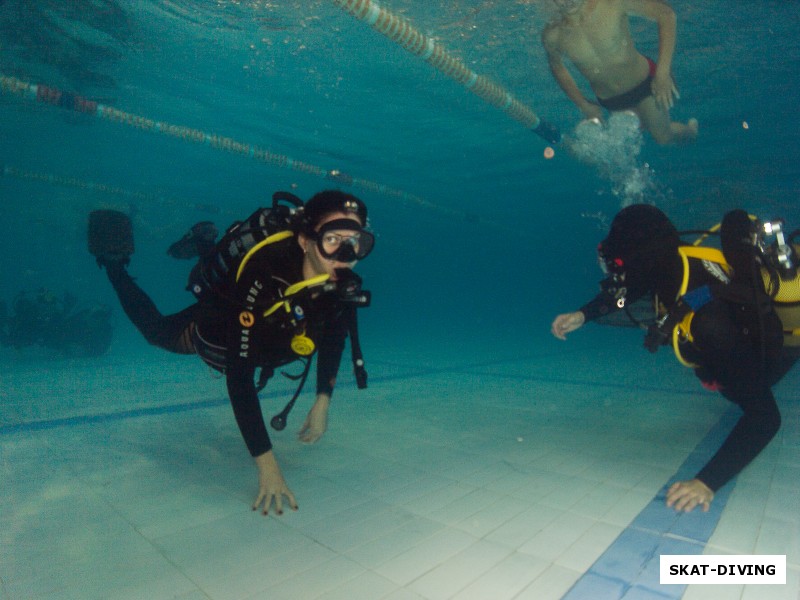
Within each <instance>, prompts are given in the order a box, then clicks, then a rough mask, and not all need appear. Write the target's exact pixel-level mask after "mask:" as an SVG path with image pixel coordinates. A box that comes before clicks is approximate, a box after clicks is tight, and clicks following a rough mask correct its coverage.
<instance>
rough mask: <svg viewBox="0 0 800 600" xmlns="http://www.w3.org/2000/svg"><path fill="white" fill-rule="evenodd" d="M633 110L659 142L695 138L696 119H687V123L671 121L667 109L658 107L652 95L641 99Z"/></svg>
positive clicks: (691, 139) (668, 142) (682, 140)
mask: <svg viewBox="0 0 800 600" xmlns="http://www.w3.org/2000/svg"><path fill="white" fill-rule="evenodd" d="M635 112H636V114H637V115H639V120H640V121H641V122H642V127H643V128H644V129H646V130H647V131H649V132H650V135H651V136H653V139H654V140H655V141H656V142H657V143H659V144H685V143H688V142H692V141H694V140H695V138H697V130H698V123H697V119H689V121H688V122H687V123H678V122H677V121H671V120H670V117H669V111H666V110H663V109H661V108H659V106H658V105H657V104H656V101H655V98H653V97H652V96H649V97H648V98H645V99H644V100H642V101H641V102H640V103H639V105H638V106H637V107H636V110H635Z"/></svg>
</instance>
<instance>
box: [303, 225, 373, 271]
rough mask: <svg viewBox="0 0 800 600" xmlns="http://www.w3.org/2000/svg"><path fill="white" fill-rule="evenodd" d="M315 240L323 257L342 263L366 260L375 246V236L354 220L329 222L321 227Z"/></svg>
mask: <svg viewBox="0 0 800 600" xmlns="http://www.w3.org/2000/svg"><path fill="white" fill-rule="evenodd" d="M314 239H315V240H316V242H317V248H319V252H320V254H321V255H322V256H324V257H325V258H327V259H328V260H335V261H338V262H342V263H352V262H355V261H357V260H361V259H363V258H366V257H367V256H368V255H369V253H370V252H372V248H373V247H374V246H375V236H374V235H372V233H371V232H369V231H366V230H365V229H364V228H362V227H361V225H360V224H359V223H358V221H356V220H354V219H336V220H334V221H329V222H327V223H325V224H324V225H323V226H322V227H320V230H319V231H318V232H316V234H315V235H314Z"/></svg>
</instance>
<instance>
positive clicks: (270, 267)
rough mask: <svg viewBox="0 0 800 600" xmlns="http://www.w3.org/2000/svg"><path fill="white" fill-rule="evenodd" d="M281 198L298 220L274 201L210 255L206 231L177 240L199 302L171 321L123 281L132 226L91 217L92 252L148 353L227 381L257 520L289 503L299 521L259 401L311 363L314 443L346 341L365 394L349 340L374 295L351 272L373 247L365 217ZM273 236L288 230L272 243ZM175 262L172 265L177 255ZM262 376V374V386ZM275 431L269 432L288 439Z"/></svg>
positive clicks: (334, 195)
mask: <svg viewBox="0 0 800 600" xmlns="http://www.w3.org/2000/svg"><path fill="white" fill-rule="evenodd" d="M279 194H283V196H282V199H284V200H287V199H288V200H292V202H293V204H294V205H295V208H293V209H291V210H289V209H287V208H286V207H285V206H279V205H278V204H277V202H276V201H274V202H273V208H272V209H262V210H260V211H257V212H256V213H254V215H253V216H251V218H250V219H248V221H246V222H244V223H236V224H234V225H233V226H232V227H231V228H229V230H228V232H227V233H226V234H225V236H224V237H223V238H222V240H221V241H220V242H219V243H218V244H217V245H216V246H214V245H212V244H210V243H209V242H210V240H209V239H208V238H209V235H208V233H209V232H208V228H207V227H202V225H203V224H198V225H200V227H198V226H195V228H193V232H194V233H195V234H197V235H191V236H189V237H188V238H186V239H184V240H182V242H184V245H185V243H186V242H187V241H191V240H192V239H195V240H196V241H197V242H198V253H203V254H204V255H203V256H201V259H200V262H199V263H198V265H197V266H196V267H195V269H194V270H193V271H192V275H191V276H190V281H189V289H190V290H191V291H192V292H193V293H194V294H195V296H196V297H197V298H198V302H196V303H195V304H193V305H191V306H189V307H188V308H186V309H184V310H183V311H181V312H179V313H176V314H173V315H168V316H164V315H162V314H161V313H160V312H159V311H158V309H157V308H156V306H155V304H154V303H153V302H152V300H151V299H150V298H149V297H148V296H147V295H146V294H145V292H144V291H143V290H142V289H141V288H140V287H139V286H138V285H137V284H136V283H135V282H134V280H133V278H131V276H130V275H129V274H128V271H127V265H128V263H129V260H130V255H131V254H132V253H133V237H132V232H131V224H130V220H129V219H128V217H127V216H126V215H124V214H122V213H119V212H117V211H95V212H94V213H92V215H90V220H89V249H90V252H91V253H92V254H94V255H95V257H96V258H97V262H98V264H99V265H100V266H101V267H103V268H105V270H106V274H107V275H108V279H109V281H110V282H111V285H112V286H113V287H114V290H115V291H116V293H117V296H118V297H119V300H120V303H121V304H122V308H123V310H124V311H125V313H126V314H127V315H128V317H129V318H130V320H131V321H132V322H133V324H134V325H135V326H136V327H137V329H139V331H140V332H141V333H142V334H143V335H144V337H145V338H146V339H147V341H148V342H150V343H151V344H153V345H156V346H159V347H161V348H163V349H165V350H168V351H170V352H175V353H179V354H198V355H199V356H200V358H202V359H203V360H204V361H205V362H206V363H207V364H209V365H210V366H211V367H213V368H214V369H216V370H218V371H220V372H222V373H224V375H225V380H226V383H227V388H228V395H229V397H230V401H231V405H232V407H233V412H234V416H235V418H236V422H237V424H238V426H239V429H240V431H241V434H242V437H243V438H244V441H245V444H246V445H247V448H248V450H249V452H250V454H251V455H252V456H253V457H254V459H255V463H256V466H257V468H258V494H257V496H256V499H255V502H254V503H253V510H257V509H259V508H261V509H262V513H263V514H265V515H266V514H268V511H269V510H270V508H271V506H272V505H273V503H274V505H275V510H276V512H277V513H278V514H282V512H283V499H284V498H286V499H287V500H288V504H289V506H291V508H292V509H294V510H297V502H296V500H295V497H294V495H293V494H292V492H291V490H290V489H289V486H288V485H287V484H286V481H285V480H284V477H283V474H282V472H281V469H280V467H279V466H278V461H277V460H276V458H275V454H274V452H273V449H272V443H271V441H270V438H269V435H268V433H267V428H266V425H265V423H264V417H263V414H262V411H261V405H260V403H259V398H258V390H259V389H260V388H261V387H263V385H264V384H265V383H266V380H267V379H268V378H269V377H270V376H271V375H272V374H273V372H274V369H275V368H277V367H280V366H282V365H285V364H288V363H290V362H292V361H294V360H297V359H298V358H299V357H301V358H302V357H305V360H306V371H305V374H307V373H308V367H309V365H310V360H311V355H312V354H314V353H316V354H317V394H316V400H315V402H314V405H313V407H312V408H311V410H310V411H309V413H308V416H307V417H306V420H305V422H304V424H303V427H302V428H301V430H300V433H299V437H300V439H301V440H302V441H305V442H309V443H312V442H315V441H317V440H318V439H319V438H320V437H321V436H322V435H323V433H324V432H325V430H326V427H327V415H328V406H329V402H330V398H331V394H332V393H333V388H334V385H335V382H336V375H337V372H338V369H339V363H340V360H341V356H342V352H343V349H344V344H345V339H346V337H347V335H348V333H349V334H350V335H351V346H353V348H354V367H355V372H356V379H357V382H358V386H359V387H366V372H365V371H363V366H362V365H363V361H360V358H359V359H358V360H357V359H356V356H355V346H356V345H357V339H353V338H355V335H354V332H355V322H356V321H355V319H356V309H357V307H358V306H365V305H366V304H367V303H368V299H369V295H368V292H361V289H360V282H361V280H360V278H359V277H358V276H357V275H356V274H355V273H354V272H353V271H352V268H353V267H354V266H355V264H356V262H357V261H358V260H360V259H363V258H365V257H366V256H367V255H368V254H369V253H370V251H371V250H372V247H373V244H374V237H373V235H372V234H371V233H370V232H369V231H367V230H366V227H367V207H366V206H365V205H364V203H363V202H362V201H361V200H359V199H358V198H356V197H355V196H352V195H349V194H346V193H343V192H340V191H324V192H320V193H318V194H316V195H315V196H313V197H312V198H311V199H310V200H309V201H308V203H307V204H306V205H305V207H302V202H301V201H300V200H299V199H297V198H295V197H294V196H292V195H291V194H287V193H276V195H275V197H274V198H276V199H277V198H278V196H279ZM280 225H286V227H283V229H284V230H283V231H276V230H275V229H276V226H280ZM277 228H278V229H280V228H281V227H277ZM198 232H199V233H198ZM214 234H215V232H214ZM211 237H213V235H212V236H211ZM173 246H174V245H173ZM170 253H171V254H173V255H176V249H175V248H174V247H173V248H171V249H170ZM189 254H190V253H189ZM182 257H186V256H182ZM365 298H366V300H365ZM359 361H360V363H359ZM257 369H261V377H260V381H259V385H258V386H257V384H256V381H255V374H256V371H257ZM298 391H299V390H298ZM293 400H294V399H293ZM292 402H293V401H292ZM287 409H288V407H287ZM285 412H286V411H285ZM277 418H278V417H276V419H277ZM275 422H276V421H275V419H273V426H275V427H276V429H282V428H283V425H282V424H280V425H278V426H276V425H275Z"/></svg>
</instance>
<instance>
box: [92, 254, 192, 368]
mask: <svg viewBox="0 0 800 600" xmlns="http://www.w3.org/2000/svg"><path fill="white" fill-rule="evenodd" d="M106 272H107V273H108V279H109V281H110V282H111V285H112V286H114V291H116V292H117V296H118V297H119V301H120V304H121V305H122V310H124V311H125V314H126V315H128V318H129V319H130V320H131V323H133V324H134V326H135V327H136V328H137V329H138V330H139V331H140V332H141V333H142V335H143V336H144V338H145V339H146V340H147V341H148V342H149V343H151V344H153V345H154V346H158V347H159V348H163V349H164V350H168V351H170V352H175V353H178V354H194V353H195V350H194V344H193V343H192V337H191V328H192V325H193V323H194V322H195V320H196V315H197V310H198V309H197V305H196V304H193V305H192V306H190V307H188V308H186V309H184V310H182V311H181V312H179V313H176V314H174V315H168V316H164V315H162V314H161V313H160V312H159V310H158V308H156V305H155V304H154V303H153V301H152V300H151V299H150V297H149V296H148V295H147V294H146V293H145V292H144V290H142V288H140V287H139V286H138V285H136V282H135V281H134V280H133V278H132V277H131V276H130V275H129V274H128V271H127V270H126V269H125V267H124V266H123V265H121V264H118V263H112V264H109V265H107V266H106Z"/></svg>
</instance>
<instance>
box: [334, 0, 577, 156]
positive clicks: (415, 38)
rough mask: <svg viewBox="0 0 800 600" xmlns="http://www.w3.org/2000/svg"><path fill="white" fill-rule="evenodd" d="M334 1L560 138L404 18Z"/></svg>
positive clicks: (367, 3)
mask: <svg viewBox="0 0 800 600" xmlns="http://www.w3.org/2000/svg"><path fill="white" fill-rule="evenodd" d="M333 3H334V4H335V5H336V6H338V7H339V8H341V9H343V10H345V11H347V12H348V13H349V14H350V15H352V16H354V17H355V18H357V19H359V20H361V21H363V22H365V23H367V24H368V25H369V26H370V27H372V28H373V29H374V30H375V31H377V32H379V33H381V34H382V35H384V36H386V37H387V38H389V39H390V40H391V41H393V42H394V43H396V44H398V45H399V46H401V47H402V48H404V49H406V50H408V51H409V52H411V53H412V54H414V55H415V56H418V57H420V58H421V59H423V60H424V61H426V62H427V63H429V64H430V65H431V66H433V67H434V68H435V69H437V70H438V71H440V72H442V73H443V74H445V75H446V76H447V77H449V78H451V79H454V80H455V81H457V82H458V83H460V84H461V85H463V86H464V87H466V88H467V89H468V90H469V91H471V92H472V93H473V94H475V95H476V96H478V97H479V98H481V99H482V100H484V101H485V102H488V103H489V104H491V105H492V106H495V107H497V108H499V109H501V110H502V111H504V112H505V113H506V114H507V115H508V116H510V117H511V118H512V119H514V120H515V121H518V122H519V123H522V124H523V125H524V126H525V127H527V128H528V129H531V130H533V131H534V132H535V133H537V134H538V135H540V136H542V137H543V138H544V139H545V140H547V141H548V142H550V143H553V144H555V143H558V142H559V141H560V140H561V133H560V132H559V130H558V128H557V127H556V126H555V125H553V124H552V123H549V122H547V121H544V120H542V119H541V118H539V116H538V115H537V114H536V113H535V112H533V110H531V109H530V108H528V107H527V106H525V105H524V104H523V103H522V102H520V101H519V100H517V99H516V98H515V97H514V96H512V95H511V93H509V92H508V91H507V90H506V89H505V88H503V87H501V86H500V85H498V84H496V83H494V82H493V81H491V80H490V79H488V78H487V77H484V76H483V75H478V74H477V73H475V72H474V71H472V70H471V69H470V68H469V67H467V66H466V65H465V64H464V63H463V62H461V61H460V60H459V59H457V58H455V57H453V56H452V55H451V54H450V53H449V52H448V51H447V50H446V49H445V48H443V47H442V46H441V45H440V44H438V43H436V42H434V41H433V40H432V39H431V38H429V37H427V36H425V35H424V34H423V33H420V32H419V31H418V30H417V29H415V28H414V27H413V26H412V25H411V23H409V22H408V21H407V20H406V19H401V18H400V17H398V16H397V15H394V14H392V13H391V12H389V11H388V10H386V9H385V8H382V7H381V6H379V5H378V4H377V3H376V2H373V1H372V0H333Z"/></svg>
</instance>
